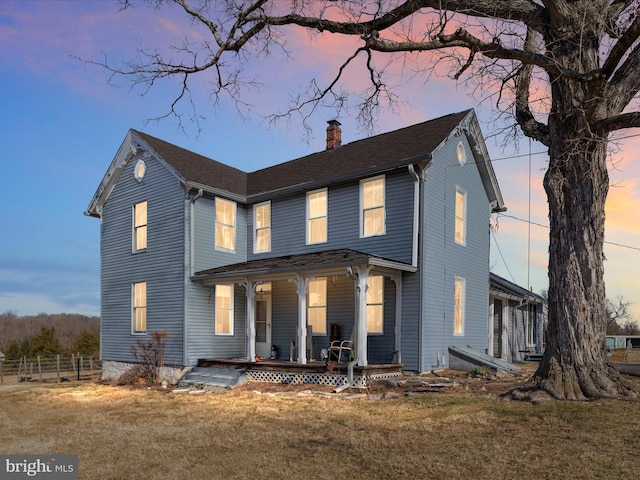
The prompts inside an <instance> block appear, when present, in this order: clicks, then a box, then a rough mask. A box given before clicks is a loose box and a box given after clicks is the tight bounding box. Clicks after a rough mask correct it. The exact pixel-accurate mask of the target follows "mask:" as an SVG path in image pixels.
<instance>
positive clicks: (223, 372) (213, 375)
mask: <svg viewBox="0 0 640 480" xmlns="http://www.w3.org/2000/svg"><path fill="white" fill-rule="evenodd" d="M246 381H247V370H246V369H243V368H212V367H194V368H193V369H192V370H191V371H190V372H189V373H187V374H186V375H185V377H184V379H182V380H181V381H180V386H181V387H192V388H200V389H207V388H208V387H209V386H213V387H222V388H232V387H235V386H236V385H240V384H241V383H245V382H246Z"/></svg>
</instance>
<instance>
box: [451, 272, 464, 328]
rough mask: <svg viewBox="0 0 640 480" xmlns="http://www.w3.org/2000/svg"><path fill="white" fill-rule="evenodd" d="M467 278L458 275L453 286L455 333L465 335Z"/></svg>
mask: <svg viewBox="0 0 640 480" xmlns="http://www.w3.org/2000/svg"><path fill="white" fill-rule="evenodd" d="M464 301H465V279H464V278H462V277H456V279H455V282H454V288H453V334H454V335H464Z"/></svg>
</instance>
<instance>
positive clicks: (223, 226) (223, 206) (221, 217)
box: [216, 197, 236, 251]
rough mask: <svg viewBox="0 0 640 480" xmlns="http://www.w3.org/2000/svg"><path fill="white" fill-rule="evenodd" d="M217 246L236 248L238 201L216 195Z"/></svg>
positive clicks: (233, 249) (226, 248) (227, 248)
mask: <svg viewBox="0 0 640 480" xmlns="http://www.w3.org/2000/svg"><path fill="white" fill-rule="evenodd" d="M216 248H221V249H224V250H231V251H235V249H236V202H231V201H229V200H224V199H222V198H219V197H216Z"/></svg>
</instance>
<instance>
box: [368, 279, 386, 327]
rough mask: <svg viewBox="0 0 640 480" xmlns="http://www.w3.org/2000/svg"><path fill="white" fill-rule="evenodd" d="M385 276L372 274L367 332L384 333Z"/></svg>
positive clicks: (369, 285) (369, 282)
mask: <svg viewBox="0 0 640 480" xmlns="http://www.w3.org/2000/svg"><path fill="white" fill-rule="evenodd" d="M383 300H384V277H383V276H382V275H372V276H370V277H369V279H368V288H367V332H368V333H383V329H382V326H383V321H384V315H383V312H384V303H383Z"/></svg>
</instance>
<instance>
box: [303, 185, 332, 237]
mask: <svg viewBox="0 0 640 480" xmlns="http://www.w3.org/2000/svg"><path fill="white" fill-rule="evenodd" d="M319 193H324V202H325V214H324V216H318V217H311V213H310V208H309V197H311V195H317V194H319ZM321 218H324V219H325V225H324V227H325V231H324V240H319V241H316V242H312V241H311V228H310V227H311V220H318V219H321ZM305 224H306V231H307V235H306V240H305V241H306V244H307V245H315V244H318V243H327V242H328V241H329V189H328V188H319V189H318V190H312V191H310V192H307V195H306V201H305Z"/></svg>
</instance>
